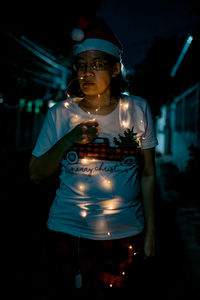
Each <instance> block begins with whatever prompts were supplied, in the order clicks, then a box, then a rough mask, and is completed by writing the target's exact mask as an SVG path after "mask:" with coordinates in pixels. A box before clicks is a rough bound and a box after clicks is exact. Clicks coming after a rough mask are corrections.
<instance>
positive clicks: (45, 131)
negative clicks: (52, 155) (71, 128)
mask: <svg viewBox="0 0 200 300" xmlns="http://www.w3.org/2000/svg"><path fill="white" fill-rule="evenodd" d="M56 142H57V132H56V126H55V122H54V120H53V116H52V112H51V110H49V111H48V112H47V114H46V116H45V119H44V122H43V125H42V128H41V130H40V133H39V136H38V138H37V141H36V144H35V147H34V149H33V151H32V155H34V156H36V157H39V156H41V155H43V154H44V153H46V152H47V151H48V150H49V149H51V148H52V146H53V145H54V144H55V143H56Z"/></svg>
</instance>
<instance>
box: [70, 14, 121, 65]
mask: <svg viewBox="0 0 200 300" xmlns="http://www.w3.org/2000/svg"><path fill="white" fill-rule="evenodd" d="M72 40H74V41H75V42H76V43H75V45H74V51H73V52H74V55H75V56H76V55H78V54H80V53H81V52H84V51H87V50H99V51H103V52H106V53H108V54H111V55H113V56H115V57H116V58H117V59H119V60H120V59H121V54H122V45H121V43H120V41H119V40H118V39H117V37H116V36H115V35H114V34H113V32H112V31H111V29H110V28H109V26H108V25H107V23H106V22H105V21H104V20H103V19H98V20H88V19H86V18H85V17H83V16H81V17H80V19H79V22H78V26H77V28H74V29H73V31H72Z"/></svg>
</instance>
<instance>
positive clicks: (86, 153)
mask: <svg viewBox="0 0 200 300" xmlns="http://www.w3.org/2000/svg"><path fill="white" fill-rule="evenodd" d="M140 155H141V148H139V147H138V148H134V147H130V146H127V145H125V146H123V147H111V146H110V142H109V139H108V138H100V137H99V138H96V139H95V140H94V141H93V142H91V143H88V144H84V145H82V144H76V145H74V146H73V147H71V148H70V149H69V151H68V152H67V154H66V160H67V161H68V163H70V164H75V163H77V162H78V161H79V159H91V158H92V159H98V160H109V161H120V162H122V161H123V162H124V163H125V164H130V163H131V162H133V161H135V160H136V159H137V158H139V157H140Z"/></svg>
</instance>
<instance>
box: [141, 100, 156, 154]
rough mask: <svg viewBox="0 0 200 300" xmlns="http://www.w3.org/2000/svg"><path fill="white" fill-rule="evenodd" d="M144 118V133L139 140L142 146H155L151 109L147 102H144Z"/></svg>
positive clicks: (144, 147)
mask: <svg viewBox="0 0 200 300" xmlns="http://www.w3.org/2000/svg"><path fill="white" fill-rule="evenodd" d="M144 119H145V133H144V135H143V137H142V141H141V142H142V148H143V149H149V148H153V147H156V145H158V140H157V137H156V132H155V127H154V122H153V117H152V113H151V109H150V106H149V104H148V103H147V102H146V103H145V109H144Z"/></svg>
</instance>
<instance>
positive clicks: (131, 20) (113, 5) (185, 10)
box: [98, 0, 198, 68]
mask: <svg viewBox="0 0 200 300" xmlns="http://www.w3.org/2000/svg"><path fill="white" fill-rule="evenodd" d="M188 2H190V4H191V2H192V1H187V0H150V1H149V0H140V1H132V0H124V1H121V0H104V1H103V2H102V5H101V7H100V9H99V11H98V15H99V16H101V17H103V18H105V19H106V21H107V23H108V24H109V25H110V27H111V28H112V30H113V31H114V32H115V33H116V35H117V36H118V38H119V39H120V40H121V42H122V44H123V46H124V56H123V59H124V65H125V66H126V67H128V68H129V67H131V66H134V65H135V64H138V63H140V62H141V60H142V59H144V57H145V55H146V53H147V51H148V50H149V48H150V47H151V45H152V42H153V41H154V39H155V37H157V36H161V37H169V36H174V35H175V36H177V37H181V36H184V35H186V34H190V33H191V32H193V30H194V28H195V25H196V23H197V21H198V16H197V15H195V14H194V13H193V11H192V7H191V5H189V3H188ZM172 46H173V45H172Z"/></svg>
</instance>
